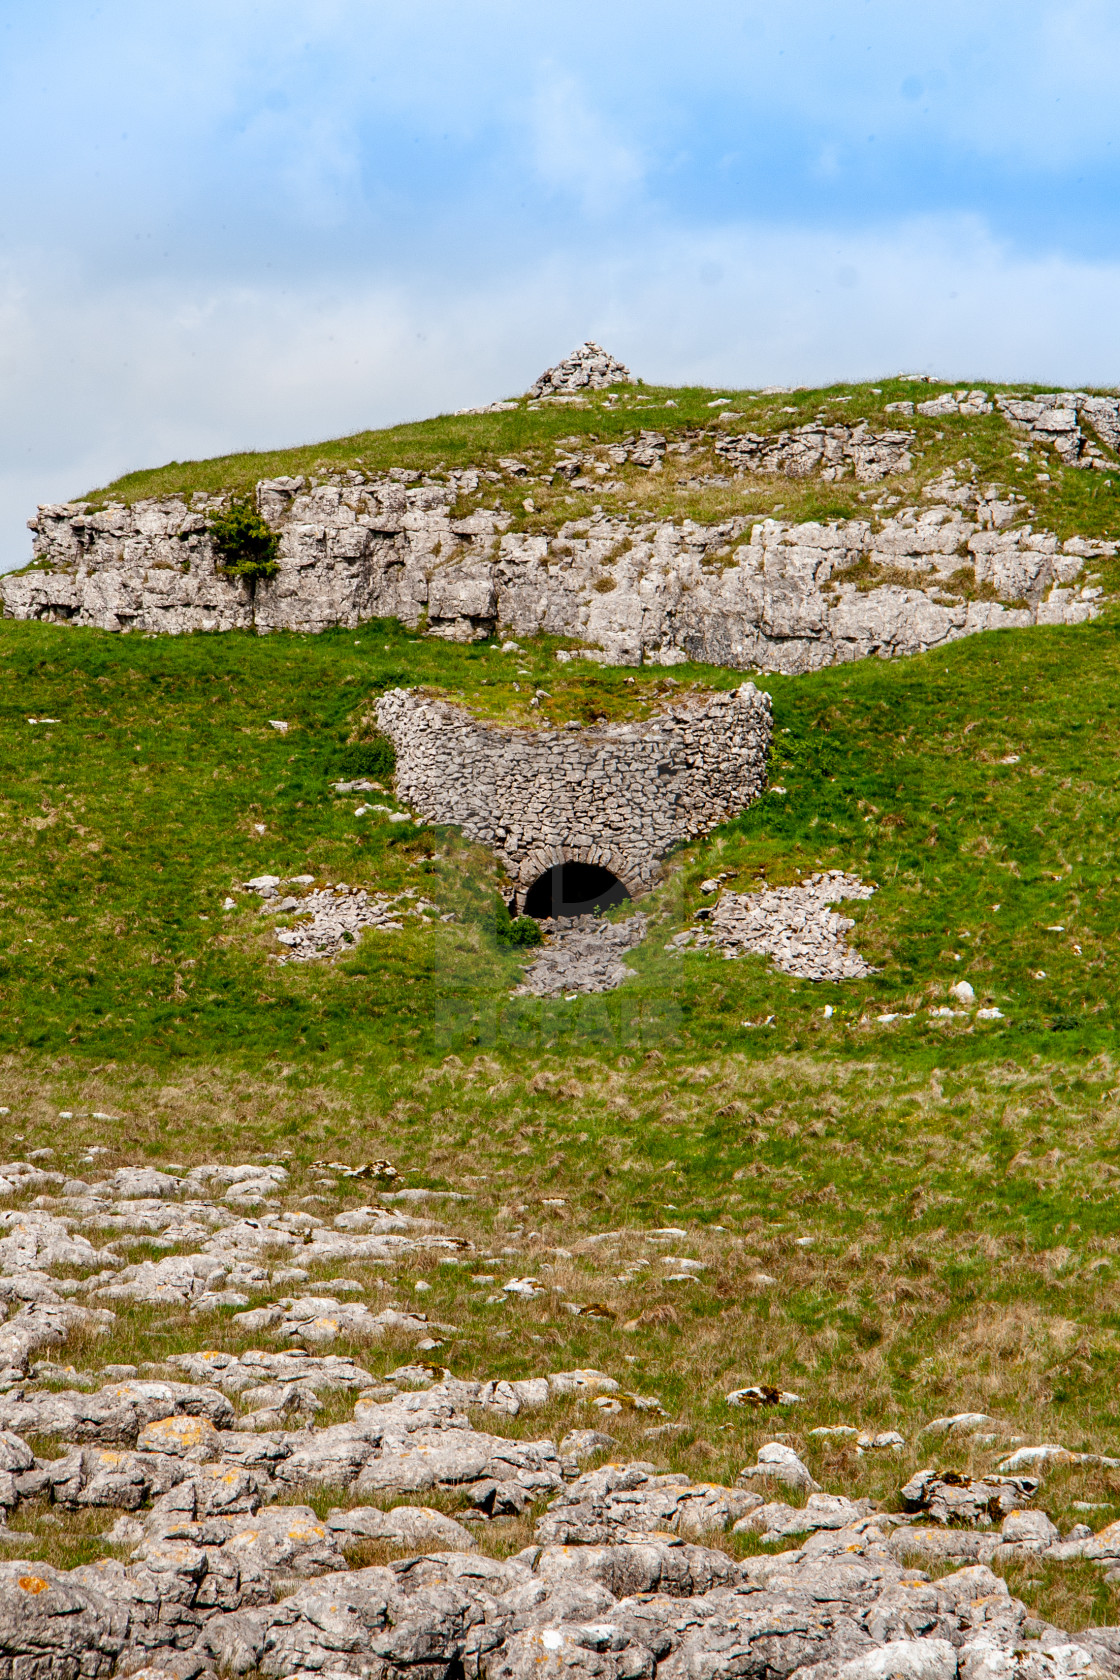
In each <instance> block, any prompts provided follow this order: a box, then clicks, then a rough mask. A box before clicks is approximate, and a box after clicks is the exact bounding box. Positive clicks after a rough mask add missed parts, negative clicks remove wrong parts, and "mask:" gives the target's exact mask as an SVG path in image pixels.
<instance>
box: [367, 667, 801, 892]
mask: <svg viewBox="0 0 1120 1680" xmlns="http://www.w3.org/2000/svg"><path fill="white" fill-rule="evenodd" d="M377 720H378V723H379V724H380V726H381V728H382V729H383V730H384V731H385V732H386V734H387V735H389V736H390V737H391V739H392V741H393V745H394V747H395V748H396V752H397V770H396V785H397V793H398V795H399V796H400V797H401V798H402V799H405V800H407V801H408V803H409V804H410V805H412V806H413V807H414V808H415V809H416V810H418V811H420V812H421V813H422V814H423V815H424V816H425V817H426V818H427V819H428V820H429V821H431V822H444V823H457V824H458V825H459V826H460V827H461V828H462V829H463V832H464V833H465V834H467V835H468V836H469V837H470V838H471V839H472V840H478V841H481V843H482V844H483V845H486V846H490V847H492V848H493V849H494V851H496V852H497V854H498V856H499V857H500V858H501V860H502V862H503V864H504V865H505V867H506V870H507V872H508V873H509V875H510V877H511V879H512V880H513V882H514V883H515V886H516V889H517V893H518V898H519V903H523V902H524V895H525V893H526V892H527V891H528V889H529V887H530V886H532V884H533V882H534V881H536V880H537V879H538V877H539V876H541V875H543V874H544V873H545V872H546V871H547V870H549V869H552V868H553V867H554V866H555V865H556V864H562V863H588V864H595V865H598V866H599V867H600V868H604V869H608V870H610V872H611V873H612V874H613V875H614V876H616V877H617V879H618V880H620V881H621V882H622V883H623V885H624V886H625V887H626V888H627V889H628V891H629V892H631V893H637V892H643V891H646V890H648V888H649V887H651V886H652V885H653V883H654V881H655V880H656V879H657V876H658V874H659V860H660V859H661V858H663V857H664V856H665V855H666V853H667V852H668V851H669V850H670V849H671V848H672V847H673V846H675V845H678V844H679V843H680V842H681V841H683V840H686V839H688V838H691V837H693V836H695V835H697V834H702V833H704V832H705V831H706V830H707V829H709V828H711V827H713V826H714V825H715V824H716V823H719V822H722V821H724V820H725V819H726V818H727V817H729V816H733V815H734V814H735V813H736V812H738V811H742V810H744V809H745V808H746V807H747V806H748V805H749V804H751V803H752V801H753V800H755V799H757V798H758V796H759V794H760V793H761V792H762V790H763V788H764V787H765V785H766V762H767V755H768V753H769V747H770V729H771V722H770V697H769V695H767V694H760V693H759V692H758V690H757V689H756V688H755V686H754V684H753V683H749V682H748V683H744V684H743V686H742V687H741V688H739V689H736V690H734V691H733V692H732V693H730V694H726V693H718V694H708V695H706V696H704V697H703V698H702V699H691V698H685V699H682V700H681V701H680V702H679V703H678V704H677V705H676V706H673V707H670V708H669V709H667V710H665V711H663V712H661V713H659V714H657V715H656V716H655V717H652V718H650V719H649V720H648V722H646V723H622V724H604V725H602V726H600V727H599V728H594V729H580V728H579V727H578V726H576V725H572V726H569V727H567V728H565V729H508V728H505V729H503V728H496V727H494V726H492V725H489V724H485V723H482V722H480V721H479V720H478V719H477V718H475V717H474V716H472V714H471V713H470V712H468V711H466V710H465V709H464V708H463V707H461V706H453V705H450V704H448V703H447V702H446V701H441V700H434V699H430V698H428V697H427V696H425V695H423V694H422V693H419V692H417V691H415V690H409V689H400V688H398V689H393V690H392V691H391V692H390V693H388V694H386V695H383V696H382V698H381V699H380V700H379V701H378V702H377Z"/></svg>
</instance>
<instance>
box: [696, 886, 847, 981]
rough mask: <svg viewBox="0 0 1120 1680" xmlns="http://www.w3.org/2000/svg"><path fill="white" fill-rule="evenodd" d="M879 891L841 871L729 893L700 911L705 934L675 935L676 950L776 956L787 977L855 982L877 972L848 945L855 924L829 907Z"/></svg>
mask: <svg viewBox="0 0 1120 1680" xmlns="http://www.w3.org/2000/svg"><path fill="white" fill-rule="evenodd" d="M874 891H875V888H874V887H872V886H868V885H867V884H866V883H865V882H863V881H861V880H860V879H859V877H858V876H856V875H845V874H844V873H843V872H842V871H841V870H839V869H830V870H827V871H826V872H825V873H824V874H823V875H810V876H808V877H807V878H806V880H805V881H804V882H803V883H802V885H801V886H797V887H773V888H769V889H766V890H764V891H762V892H756V893H734V892H727V891H724V892H722V893H721V894H720V897H719V902H718V903H717V904H716V907H715V909H714V910H709V909H706V908H704V909H701V910H700V911H699V912H698V914H699V915H701V916H704V917H705V918H706V920H705V921H704V923H703V926H702V929H701V930H700V931H694V930H692V929H688V930H686V931H685V932H683V933H678V934H675V935H674V936H673V939H672V940H671V941H670V944H669V946H668V947H667V949H669V950H670V951H673V952H677V951H684V950H686V949H689V948H691V949H692V950H707V949H719V950H722V951H723V953H724V955H725V956H727V957H743V956H749V955H758V956H772V957H773V959H774V967H775V968H778V969H780V970H781V971H782V973H783V974H796V975H798V976H800V977H801V978H802V979H803V980H854V979H860V978H862V977H863V976H864V975H868V974H874V973H876V972H877V971H876V970H875V969H874V968H872V967H871V965H870V964H869V963H867V962H865V961H864V959H863V957H861V956H860V954H859V952H858V951H855V950H853V949H852V947H851V946H850V945H847V944H845V942H844V937H843V936H844V934H845V933H847V931H848V929H849V928H851V927H854V926H855V923H854V922H852V921H851V920H850V918H849V917H847V916H840V915H837V914H836V912H835V911H833V910H830V909H829V904H830V903H833V902H834V901H835V900H836V899H838V898H870V897H871V896H872V894H873V893H874Z"/></svg>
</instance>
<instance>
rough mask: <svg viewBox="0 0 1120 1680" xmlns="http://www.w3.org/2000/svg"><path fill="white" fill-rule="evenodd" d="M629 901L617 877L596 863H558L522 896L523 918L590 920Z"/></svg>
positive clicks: (546, 871)
mask: <svg viewBox="0 0 1120 1680" xmlns="http://www.w3.org/2000/svg"><path fill="white" fill-rule="evenodd" d="M629 897H630V894H629V892H628V891H627V889H626V888H625V887H624V886H623V884H622V882H621V881H620V880H619V878H618V876H617V875H615V874H613V873H612V872H611V870H609V869H604V868H603V867H602V865H601V864H597V863H558V864H556V865H554V867H553V868H552V869H546V870H545V872H544V874H543V875H539V876H538V877H537V879H536V880H535V881H534V882H533V884H532V886H531V887H530V888H529V891H528V892H527V893H526V895H525V910H524V914H525V915H526V916H536V917H537V918H538V919H543V918H545V917H547V916H589V915H591V913H592V912H593V911H595V910H605V909H607V907H608V906H609V905H611V904H621V903H622V902H623V900H624V899H627V898H629Z"/></svg>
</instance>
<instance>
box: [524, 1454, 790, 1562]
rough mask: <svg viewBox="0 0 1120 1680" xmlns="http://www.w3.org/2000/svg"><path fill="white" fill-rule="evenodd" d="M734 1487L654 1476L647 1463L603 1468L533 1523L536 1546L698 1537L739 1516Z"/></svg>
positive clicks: (742, 1504)
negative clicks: (665, 1535)
mask: <svg viewBox="0 0 1120 1680" xmlns="http://www.w3.org/2000/svg"><path fill="white" fill-rule="evenodd" d="M752 1503H757V1501H753V1500H752V1499H751V1496H750V1495H749V1494H746V1495H744V1494H743V1493H742V1492H741V1491H740V1490H739V1489H737V1488H726V1487H719V1486H717V1485H716V1484H715V1483H712V1482H693V1481H691V1480H690V1479H689V1477H687V1476H684V1475H669V1476H659V1475H658V1474H657V1473H656V1471H655V1470H654V1467H653V1465H652V1464H626V1465H621V1464H604V1465H602V1466H601V1467H600V1468H599V1469H598V1470H590V1471H587V1472H586V1473H585V1474H584V1475H582V1476H580V1477H579V1478H578V1479H577V1480H576V1481H574V1482H572V1483H571V1485H570V1486H569V1487H567V1488H566V1489H565V1490H564V1492H563V1493H562V1494H561V1495H560V1497H559V1498H558V1499H554V1500H553V1501H552V1503H551V1504H550V1505H549V1507H548V1510H547V1512H546V1513H545V1515H544V1516H543V1517H541V1518H540V1520H539V1521H538V1523H537V1528H536V1538H537V1540H538V1541H539V1542H540V1543H541V1544H542V1545H561V1546H567V1545H601V1544H606V1543H610V1542H611V1541H617V1540H627V1539H630V1538H632V1537H633V1536H634V1535H636V1534H653V1533H670V1534H682V1535H690V1536H694V1537H695V1536H698V1535H702V1534H704V1533H706V1532H708V1531H709V1530H712V1529H721V1530H722V1529H725V1528H727V1527H728V1526H729V1525H730V1524H731V1523H733V1522H736V1521H738V1519H739V1518H740V1517H742V1516H745V1515H746V1514H747V1512H748V1511H749V1509H750V1508H751V1505H752Z"/></svg>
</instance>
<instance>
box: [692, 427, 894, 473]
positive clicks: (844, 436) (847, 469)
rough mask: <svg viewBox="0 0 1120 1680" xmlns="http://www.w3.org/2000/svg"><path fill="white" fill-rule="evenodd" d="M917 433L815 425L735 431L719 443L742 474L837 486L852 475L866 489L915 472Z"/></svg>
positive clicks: (728, 458)
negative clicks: (816, 477) (816, 479)
mask: <svg viewBox="0 0 1120 1680" xmlns="http://www.w3.org/2000/svg"><path fill="white" fill-rule="evenodd" d="M912 439H913V433H912V432H898V431H887V432H872V431H871V430H869V428H868V427H867V426H866V425H860V426H826V425H824V423H823V422H821V421H815V422H812V423H811V424H809V425H807V426H798V427H797V428H796V430H795V431H792V432H779V433H778V434H777V435H776V436H775V435H773V434H771V435H769V436H765V437H763V436H759V435H758V434H756V433H755V432H733V433H732V434H731V435H730V436H729V437H726V438H721V439H720V440H719V442H718V443H717V444H716V453H717V454H718V455H722V456H723V458H724V459H725V460H726V461H728V462H729V463H730V464H731V465H732V466H733V467H735V468H737V469H738V471H740V472H754V473H782V474H784V475H785V477H786V478H808V477H809V476H810V475H811V474H812V473H819V474H820V476H821V477H822V478H823V479H826V480H827V481H828V482H829V483H832V482H833V481H834V480H836V479H840V478H847V477H848V476H850V475H852V476H854V477H855V478H857V479H858V480H859V482H860V483H861V484H878V483H879V481H880V479H884V478H886V477H888V476H889V475H890V474H891V473H903V472H909V471H910V468H911V466H912V465H913V461H912V458H911V455H910V444H911V441H912Z"/></svg>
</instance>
